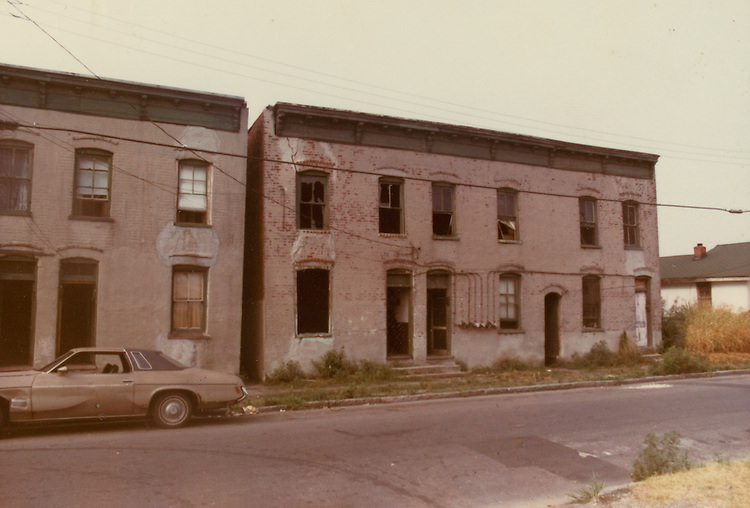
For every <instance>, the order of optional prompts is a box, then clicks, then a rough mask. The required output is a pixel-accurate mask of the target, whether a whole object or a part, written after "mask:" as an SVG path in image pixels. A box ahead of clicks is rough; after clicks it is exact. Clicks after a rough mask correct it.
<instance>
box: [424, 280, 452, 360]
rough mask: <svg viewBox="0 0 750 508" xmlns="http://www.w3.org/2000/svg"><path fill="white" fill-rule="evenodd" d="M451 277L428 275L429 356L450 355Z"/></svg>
mask: <svg viewBox="0 0 750 508" xmlns="http://www.w3.org/2000/svg"><path fill="white" fill-rule="evenodd" d="M449 286H450V275H448V274H446V273H434V274H427V355H435V356H444V355H449V354H450V333H449V332H450V322H449V316H450V313H449V308H450V298H449V297H448V289H449Z"/></svg>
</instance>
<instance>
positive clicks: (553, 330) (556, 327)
mask: <svg viewBox="0 0 750 508" xmlns="http://www.w3.org/2000/svg"><path fill="white" fill-rule="evenodd" d="M558 356H560V295H559V294H557V293H549V294H548V295H546V296H545V297H544V364H545V365H552V364H554V363H555V362H556V361H557V357H558Z"/></svg>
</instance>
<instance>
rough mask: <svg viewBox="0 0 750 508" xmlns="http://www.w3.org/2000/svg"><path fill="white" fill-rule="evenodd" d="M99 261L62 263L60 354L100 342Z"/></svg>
mask: <svg viewBox="0 0 750 508" xmlns="http://www.w3.org/2000/svg"><path fill="white" fill-rule="evenodd" d="M96 276H97V265H96V262H94V261H88V260H65V261H63V262H62V263H61V264H60V303H59V310H58V312H59V321H58V340H57V354H62V353H64V352H66V351H68V350H70V349H73V348H76V347H88V346H94V345H96V340H95V333H94V330H95V329H96Z"/></svg>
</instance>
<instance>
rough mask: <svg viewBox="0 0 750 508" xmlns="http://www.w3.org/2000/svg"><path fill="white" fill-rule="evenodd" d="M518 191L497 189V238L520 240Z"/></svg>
mask: <svg viewBox="0 0 750 508" xmlns="http://www.w3.org/2000/svg"><path fill="white" fill-rule="evenodd" d="M517 196H518V193H517V192H516V191H514V190H511V189H500V190H499V191H497V239H498V240H505V241H516V240H520V237H519V234H518V233H519V230H518V208H517Z"/></svg>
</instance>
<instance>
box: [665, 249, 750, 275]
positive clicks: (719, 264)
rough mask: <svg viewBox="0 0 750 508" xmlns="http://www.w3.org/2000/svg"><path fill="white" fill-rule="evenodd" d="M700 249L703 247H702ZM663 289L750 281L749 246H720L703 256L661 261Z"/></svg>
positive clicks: (678, 257) (667, 258) (698, 252)
mask: <svg viewBox="0 0 750 508" xmlns="http://www.w3.org/2000/svg"><path fill="white" fill-rule="evenodd" d="M699 247H702V246H701V245H700V244H699ZM659 264H660V268H661V280H662V285H664V284H665V283H666V284H669V283H670V282H672V283H678V282H689V281H702V280H710V279H718V278H725V277H732V278H750V242H745V243H728V244H723V245H717V246H716V247H714V248H713V249H711V250H709V251H707V252H704V253H703V254H700V249H699V248H698V247H696V253H695V254H692V255H686V256H667V257H662V258H659Z"/></svg>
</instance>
